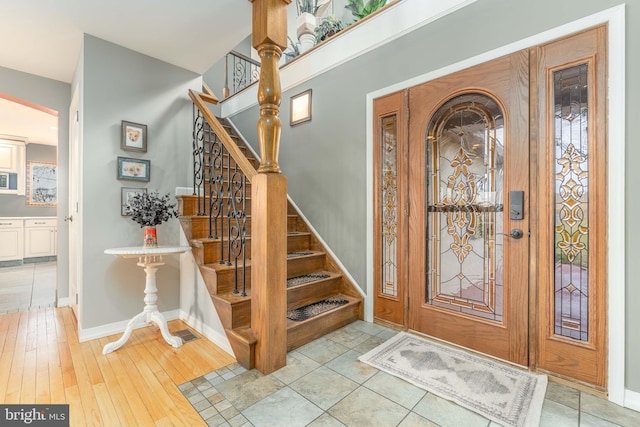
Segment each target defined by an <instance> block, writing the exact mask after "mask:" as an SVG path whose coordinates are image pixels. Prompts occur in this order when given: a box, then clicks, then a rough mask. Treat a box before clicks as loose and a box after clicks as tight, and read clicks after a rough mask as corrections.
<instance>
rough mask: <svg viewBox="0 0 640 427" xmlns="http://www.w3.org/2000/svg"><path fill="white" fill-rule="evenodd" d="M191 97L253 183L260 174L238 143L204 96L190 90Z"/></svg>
mask: <svg viewBox="0 0 640 427" xmlns="http://www.w3.org/2000/svg"><path fill="white" fill-rule="evenodd" d="M189 97H190V98H191V100H192V101H193V103H194V104H195V106H196V107H197V108H198V110H200V113H202V116H203V117H204V119H205V120H206V121H207V123H209V126H211V129H213V131H214V132H215V134H216V135H217V136H218V138H220V141H222V144H223V145H224V146H225V148H226V149H227V150H228V151H229V153H230V154H231V157H233V160H234V161H235V162H236V163H237V164H238V166H239V167H240V169H241V170H242V173H244V174H245V176H246V177H247V179H248V180H249V181H252V180H253V178H254V177H255V176H256V175H257V173H258V172H257V171H256V169H255V168H254V167H253V165H252V164H251V162H249V159H247V157H246V156H245V155H244V153H243V152H242V151H240V148H239V147H238V146H237V145H236V143H235V142H233V139H231V136H229V133H228V132H227V131H226V130H225V129H224V127H223V126H222V124H221V123H220V122H219V121H218V119H217V118H216V116H214V115H213V113H212V112H211V110H209V108H207V106H206V104H205V100H204V99H203V96H202V94H201V93H198V92H195V91H194V90H192V89H189Z"/></svg>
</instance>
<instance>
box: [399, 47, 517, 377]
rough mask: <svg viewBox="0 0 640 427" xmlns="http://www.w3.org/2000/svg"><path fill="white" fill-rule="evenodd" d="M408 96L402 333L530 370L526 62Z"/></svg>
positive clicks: (446, 80)
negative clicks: (407, 331)
mask: <svg viewBox="0 0 640 427" xmlns="http://www.w3.org/2000/svg"><path fill="white" fill-rule="evenodd" d="M528 58H529V55H528V52H527V51H521V52H517V53H514V54H511V55H508V56H505V57H502V58H499V59H496V60H493V61H490V62H487V63H484V64H481V65H478V66H475V67H472V68H469V69H466V70H463V71H460V72H457V73H455V74H451V75H448V76H445V77H442V78H439V79H436V80H433V81H430V82H427V83H425V84H422V85H420V86H416V87H413V88H411V89H409V112H410V118H409V144H408V145H409V156H408V164H409V178H408V182H409V184H408V186H409V191H408V199H409V200H408V202H409V217H408V228H409V232H408V243H409V250H408V253H409V254H408V256H409V258H408V259H409V263H408V265H409V266H408V275H409V280H408V284H409V319H408V327H409V329H412V330H415V331H418V332H421V333H424V334H427V335H429V336H432V337H436V338H439V339H442V340H445V341H447V342H450V343H455V344H458V345H461V346H464V347H467V348H470V349H474V350H476V351H479V352H482V353H486V354H489V355H492V356H495V357H498V358H501V359H504V360H508V361H511V362H513V363H517V364H520V365H527V364H528V309H527V308H528V285H529V207H528V198H529V194H528V188H529V62H528Z"/></svg>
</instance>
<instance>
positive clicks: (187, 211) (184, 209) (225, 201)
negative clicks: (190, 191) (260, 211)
mask: <svg viewBox="0 0 640 427" xmlns="http://www.w3.org/2000/svg"><path fill="white" fill-rule="evenodd" d="M229 200H230V198H229V197H227V196H224V197H223V198H222V217H226V216H227V212H230V211H232V210H233V205H229ZM236 208H238V209H240V210H242V204H238V205H237V206H236ZM200 211H201V213H202V214H203V216H206V217H207V221H208V218H209V198H208V197H206V198H203V199H202V200H201V201H200ZM178 212H179V213H180V215H183V216H191V215H198V198H197V197H194V198H193V199H187V200H185V199H182V202H179V203H178ZM244 212H245V213H246V214H247V215H249V214H250V213H251V193H247V198H246V199H245V202H244Z"/></svg>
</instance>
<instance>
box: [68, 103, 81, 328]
mask: <svg viewBox="0 0 640 427" xmlns="http://www.w3.org/2000/svg"><path fill="white" fill-rule="evenodd" d="M78 119H79V117H78V92H77V91H76V92H75V93H74V96H73V98H72V101H71V107H70V108H69V121H70V123H69V128H70V129H71V135H70V138H69V211H68V212H69V216H67V217H66V218H65V221H66V222H67V223H68V225H69V306H70V307H71V309H72V310H73V313H74V314H75V316H76V319H79V318H80V317H79V315H78V268H79V265H78V261H77V260H78V220H79V217H78V196H79V194H80V188H79V185H80V184H79V180H78V174H79V172H80V163H79V152H80V129H79V127H80V122H79V120H78Z"/></svg>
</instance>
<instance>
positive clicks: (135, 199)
mask: <svg viewBox="0 0 640 427" xmlns="http://www.w3.org/2000/svg"><path fill="white" fill-rule="evenodd" d="M169 197H170V196H169V193H167V194H165V195H164V196H161V195H160V194H159V193H158V192H157V191H153V192H151V193H137V194H135V195H134V196H132V197H131V198H130V199H129V201H128V203H127V206H126V207H125V214H127V215H131V219H132V220H133V221H135V222H137V223H138V224H140V227H142V228H143V229H144V234H143V235H144V247H145V248H152V247H156V246H158V237H157V232H156V226H157V225H160V224H162V223H163V222H166V221H169V219H171V218H177V217H178V211H177V210H175V207H176V204H175V203H170V198H169Z"/></svg>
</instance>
